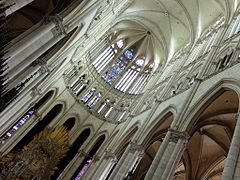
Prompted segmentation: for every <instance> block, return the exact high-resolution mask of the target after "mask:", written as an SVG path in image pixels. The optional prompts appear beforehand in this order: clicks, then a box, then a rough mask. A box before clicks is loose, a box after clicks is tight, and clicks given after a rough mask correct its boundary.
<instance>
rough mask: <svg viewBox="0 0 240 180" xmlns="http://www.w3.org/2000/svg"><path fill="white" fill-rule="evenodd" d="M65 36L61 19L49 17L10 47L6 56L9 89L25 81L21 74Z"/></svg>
mask: <svg viewBox="0 0 240 180" xmlns="http://www.w3.org/2000/svg"><path fill="white" fill-rule="evenodd" d="M65 35H66V32H65V30H64V27H63V25H62V22H61V19H60V18H59V17H58V16H56V17H55V16H54V17H49V19H48V20H46V22H45V23H44V24H42V25H41V26H39V27H38V28H37V29H36V30H34V31H33V32H31V33H30V34H29V35H27V36H26V37H24V38H23V39H22V40H20V41H19V42H17V43H16V44H14V45H13V46H12V47H10V48H9V52H8V53H7V54H6V57H9V59H8V67H9V69H8V71H6V73H8V75H7V76H8V83H9V88H13V87H15V86H16V85H17V83H18V82H21V81H23V80H24V78H25V77H20V76H19V74H23V73H22V72H26V69H29V68H28V67H29V66H30V65H31V63H32V62H34V61H35V60H36V59H37V58H38V57H40V56H41V55H42V54H43V53H45V52H46V51H47V50H48V49H49V48H51V47H52V46H53V45H55V44H56V43H57V42H58V41H60V40H61V39H62V38H63V37H64V36H65ZM16 77H17V79H16ZM13 79H15V81H13Z"/></svg>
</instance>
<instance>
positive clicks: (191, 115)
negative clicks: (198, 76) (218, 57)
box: [180, 79, 240, 132]
mask: <svg viewBox="0 0 240 180" xmlns="http://www.w3.org/2000/svg"><path fill="white" fill-rule="evenodd" d="M224 90H232V91H234V92H235V93H236V94H237V95H238V97H240V86H239V84H238V81H237V80H235V79H223V80H221V81H220V82H217V83H216V84H215V85H213V86H212V87H210V88H209V90H208V91H207V92H206V93H205V94H204V95H202V96H201V97H198V99H199V100H198V101H197V102H196V103H195V104H194V105H193V106H192V107H191V108H189V110H188V112H187V113H186V114H187V115H186V118H185V119H186V121H185V123H184V124H182V126H181V127H180V128H181V129H182V131H187V132H189V130H190V128H191V127H193V124H194V123H195V121H196V119H197V117H198V116H199V114H200V113H201V112H202V111H203V109H205V108H206V107H207V106H208V103H210V102H209V101H211V99H212V98H216V96H218V95H219V93H221V92H222V91H224Z"/></svg>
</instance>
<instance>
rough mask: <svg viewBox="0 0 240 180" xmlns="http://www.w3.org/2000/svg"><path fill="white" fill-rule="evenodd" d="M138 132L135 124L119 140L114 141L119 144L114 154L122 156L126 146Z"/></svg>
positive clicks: (137, 125)
mask: <svg viewBox="0 0 240 180" xmlns="http://www.w3.org/2000/svg"><path fill="white" fill-rule="evenodd" d="M138 130H139V124H138V123H135V124H134V125H132V126H131V128H129V129H128V131H127V132H125V133H124V135H123V136H122V137H121V138H120V139H115V141H116V140H117V141H118V142H120V143H119V145H118V146H117V147H116V149H115V154H117V155H119V154H122V151H123V150H124V149H126V147H127V145H128V144H129V143H130V142H131V140H132V139H133V137H134V136H135V135H136V133H137V131H138ZM114 144H115V142H114Z"/></svg>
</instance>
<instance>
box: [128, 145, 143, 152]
mask: <svg viewBox="0 0 240 180" xmlns="http://www.w3.org/2000/svg"><path fill="white" fill-rule="evenodd" d="M137 151H138V152H143V151H144V147H143V146H142V145H139V144H137V143H134V142H131V143H130V148H129V152H131V153H135V152H137Z"/></svg>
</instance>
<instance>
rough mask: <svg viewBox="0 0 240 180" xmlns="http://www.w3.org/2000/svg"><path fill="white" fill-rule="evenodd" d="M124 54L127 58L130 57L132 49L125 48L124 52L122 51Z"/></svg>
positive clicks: (131, 56)
mask: <svg viewBox="0 0 240 180" xmlns="http://www.w3.org/2000/svg"><path fill="white" fill-rule="evenodd" d="M124 55H125V56H126V58H128V59H130V60H131V59H132V58H133V52H132V50H126V51H125V52H124Z"/></svg>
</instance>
